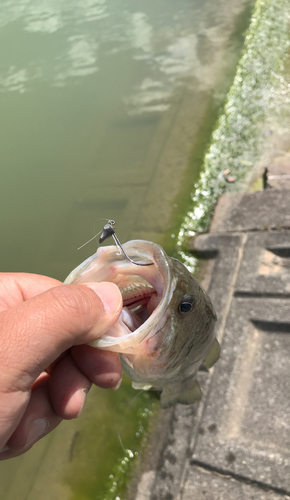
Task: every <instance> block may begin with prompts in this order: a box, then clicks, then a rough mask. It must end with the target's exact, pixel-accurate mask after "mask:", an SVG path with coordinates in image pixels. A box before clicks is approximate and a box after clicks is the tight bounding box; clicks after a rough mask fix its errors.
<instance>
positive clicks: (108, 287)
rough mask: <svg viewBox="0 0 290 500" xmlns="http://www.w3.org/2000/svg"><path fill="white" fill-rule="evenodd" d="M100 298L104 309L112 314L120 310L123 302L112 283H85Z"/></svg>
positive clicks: (117, 289)
mask: <svg viewBox="0 0 290 500" xmlns="http://www.w3.org/2000/svg"><path fill="white" fill-rule="evenodd" d="M86 286H88V287H89V288H91V289H92V290H93V291H94V292H95V293H96V294H97V295H98V296H99V297H100V299H101V301H102V302H103V304H104V307H105V309H106V311H108V312H110V313H112V314H114V313H116V312H117V311H119V310H120V308H121V304H122V303H123V299H122V295H121V292H120V290H119V288H118V287H117V285H115V284H114V283H107V282H102V283H86Z"/></svg>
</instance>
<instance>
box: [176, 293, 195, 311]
mask: <svg viewBox="0 0 290 500" xmlns="http://www.w3.org/2000/svg"><path fill="white" fill-rule="evenodd" d="M194 306H195V300H194V297H193V295H191V294H189V293H188V294H186V295H184V297H183V299H182V302H180V304H179V306H178V311H179V312H180V313H181V314H186V313H189V312H190V311H192V309H193V308H194Z"/></svg>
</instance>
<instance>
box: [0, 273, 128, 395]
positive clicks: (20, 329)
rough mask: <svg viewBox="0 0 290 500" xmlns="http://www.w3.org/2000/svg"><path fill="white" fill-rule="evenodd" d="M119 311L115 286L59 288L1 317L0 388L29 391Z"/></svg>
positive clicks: (3, 389) (106, 324)
mask: <svg viewBox="0 0 290 500" xmlns="http://www.w3.org/2000/svg"><path fill="white" fill-rule="evenodd" d="M121 309H122V296H121V294H120V291H119V289H118V287H117V286H116V285H115V284H113V283H106V282H103V283H90V284H89V285H88V286H85V285H61V286H57V287H54V288H50V289H49V290H47V291H45V292H43V293H41V294H40V295H37V296H35V297H32V298H30V299H28V300H27V301H25V302H23V303H21V304H20V305H19V306H17V307H14V308H12V309H8V310H5V311H3V312H2V313H1V314H0V331H1V337H2V339H1V343H0V346H1V347H0V367H1V373H0V390H1V392H2V391H5V392H8V393H9V392H10V391H11V392H15V391H27V390H30V387H31V385H32V383H33V382H34V381H35V380H36V378H37V377H38V376H39V375H40V373H41V372H42V371H44V370H45V369H46V368H47V367H48V366H49V365H50V364H51V363H52V362H53V361H55V360H56V359H57V358H58V357H59V356H60V355H61V354H62V353H63V352H64V351H66V350H67V349H69V348H70V347H72V346H73V345H78V344H85V343H87V342H90V341H92V340H94V339H96V338H97V337H99V336H101V335H102V334H104V333H105V332H106V331H107V330H108V328H109V327H110V326H111V325H112V324H114V323H115V322H116V321H117V319H118V317H119V314H120V312H121Z"/></svg>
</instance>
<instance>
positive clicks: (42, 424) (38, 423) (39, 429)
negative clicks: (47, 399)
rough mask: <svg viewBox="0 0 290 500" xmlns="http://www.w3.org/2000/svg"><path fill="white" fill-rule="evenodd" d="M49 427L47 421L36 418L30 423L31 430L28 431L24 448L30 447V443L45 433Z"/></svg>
mask: <svg viewBox="0 0 290 500" xmlns="http://www.w3.org/2000/svg"><path fill="white" fill-rule="evenodd" d="M48 426H49V421H48V420H47V419H46V418H37V419H36V420H34V421H33V422H32V425H31V428H30V429H29V432H28V435H27V439H26V443H25V447H27V446H30V445H31V444H32V443H34V442H35V441H37V440H38V439H39V438H40V437H41V436H42V435H43V434H44V433H45V431H46V429H47V428H48Z"/></svg>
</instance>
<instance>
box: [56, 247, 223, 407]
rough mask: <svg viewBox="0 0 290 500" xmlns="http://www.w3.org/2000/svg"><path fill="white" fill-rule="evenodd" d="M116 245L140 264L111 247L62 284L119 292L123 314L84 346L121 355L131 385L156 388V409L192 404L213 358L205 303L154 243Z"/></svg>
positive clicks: (211, 315)
mask: <svg viewBox="0 0 290 500" xmlns="http://www.w3.org/2000/svg"><path fill="white" fill-rule="evenodd" d="M123 248H124V250H125V251H126V253H127V255H129V257H130V258H131V259H132V260H134V261H135V262H136V264H138V263H139V265H136V264H134V263H131V262H130V261H129V260H128V259H127V258H126V257H125V256H124V255H123V254H122V253H120V252H118V249H117V248H116V246H107V247H100V248H99V249H98V251H97V252H96V253H95V254H94V255H92V256H91V257H89V258H88V259H87V260H85V261H84V262H83V263H82V264H80V265H79V266H78V267H77V268H76V269H75V270H74V271H72V272H71V273H70V274H69V276H68V277H67V278H66V280H65V281H64V284H68V283H78V284H80V283H90V282H101V281H111V282H113V283H116V284H117V286H118V287H119V289H120V291H121V294H122V296H123V310H122V313H121V315H120V317H119V319H118V321H117V323H115V325H114V326H113V327H112V328H111V329H110V330H109V331H108V332H107V333H106V334H105V335H104V336H102V337H101V338H98V339H97V340H95V341H94V342H92V343H91V344H90V345H93V346H94V347H97V348H98V349H105V350H108V351H115V352H118V353H120V356H121V360H122V367H123V370H124V372H125V373H126V375H128V376H129V377H130V378H131V380H132V381H133V383H132V385H133V387H134V388H135V389H145V390H147V389H155V390H158V391H161V398H160V402H161V406H162V407H163V408H168V407H170V406H172V405H174V404H175V403H182V404H190V403H193V402H195V401H197V400H199V399H200V397H201V390H200V388H199V385H198V382H197V381H196V378H195V377H196V374H197V372H198V369H199V368H200V367H201V365H204V366H206V367H207V368H210V367H211V366H212V365H213V364H214V363H215V362H216V361H217V359H218V358H219V344H218V341H217V340H216V338H215V321H216V314H215V312H214V309H213V306H212V303H211V301H210V298H209V297H208V295H207V294H206V293H205V291H204V290H203V289H202V288H201V286H200V285H199V284H198V282H197V281H196V279H195V278H194V277H193V276H192V275H191V274H190V272H189V271H188V270H187V269H186V267H185V266H184V265H183V264H181V262H179V261H178V260H176V259H173V258H171V257H168V256H167V255H166V253H165V252H164V250H163V249H162V248H161V247H160V246H159V245H157V244H155V243H151V242H149V241H143V240H134V241H129V242H127V243H125V244H124V245H123ZM146 263H147V265H146ZM150 263H151V264H152V263H153V265H148V264H150ZM144 264H145V265H144ZM141 266H143V267H141Z"/></svg>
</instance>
